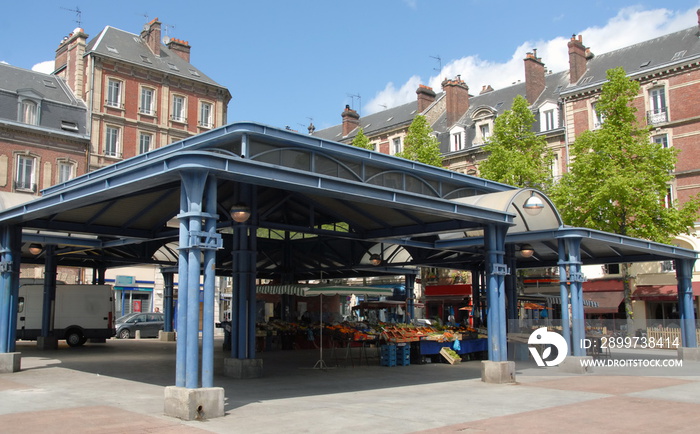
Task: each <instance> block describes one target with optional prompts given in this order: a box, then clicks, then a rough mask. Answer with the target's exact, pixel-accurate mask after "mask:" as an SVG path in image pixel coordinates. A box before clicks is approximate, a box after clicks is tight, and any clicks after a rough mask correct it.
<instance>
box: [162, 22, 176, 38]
mask: <svg viewBox="0 0 700 434" xmlns="http://www.w3.org/2000/svg"><path fill="white" fill-rule="evenodd" d="M174 28H175V25H174V24H165V23H163V33H164V34H165V36H166V37H169V35H168V30H172V29H174Z"/></svg>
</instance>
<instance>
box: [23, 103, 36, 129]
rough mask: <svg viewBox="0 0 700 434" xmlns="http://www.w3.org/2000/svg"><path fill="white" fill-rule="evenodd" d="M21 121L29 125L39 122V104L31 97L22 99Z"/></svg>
mask: <svg viewBox="0 0 700 434" xmlns="http://www.w3.org/2000/svg"><path fill="white" fill-rule="evenodd" d="M21 110H22V112H21V119H20V121H21V122H24V123H25V124H29V125H38V124H39V105H38V104H37V103H36V101H33V100H31V99H24V100H22V104H21Z"/></svg>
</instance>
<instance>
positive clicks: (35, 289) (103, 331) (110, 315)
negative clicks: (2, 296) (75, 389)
mask: <svg viewBox="0 0 700 434" xmlns="http://www.w3.org/2000/svg"><path fill="white" fill-rule="evenodd" d="M17 302H18V303H17V339H25V340H36V339H37V337H39V336H40V335H41V312H42V309H43V303H44V285H33V284H30V285H22V286H20V287H19V297H18V299H17ZM114 334H115V329H114V297H113V291H112V287H111V286H109V285H56V300H55V302H54V309H53V335H54V336H55V337H56V338H57V339H65V340H66V342H67V343H68V345H70V346H71V347H77V346H80V345H83V344H84V343H85V342H86V341H87V340H88V339H91V340H92V341H96V342H100V341H101V342H104V341H105V340H106V339H108V338H111V337H112V336H114Z"/></svg>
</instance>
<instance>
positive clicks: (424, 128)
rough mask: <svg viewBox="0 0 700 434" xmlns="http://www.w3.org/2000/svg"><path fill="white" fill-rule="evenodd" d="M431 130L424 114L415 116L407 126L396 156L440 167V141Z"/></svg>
mask: <svg viewBox="0 0 700 434" xmlns="http://www.w3.org/2000/svg"><path fill="white" fill-rule="evenodd" d="M432 132H433V129H432V128H431V127H430V124H429V123H428V120H427V119H426V118H425V116H422V115H418V116H416V117H415V119H413V122H411V126H410V127H408V134H407V135H406V139H405V140H404V146H403V151H401V152H397V153H396V156H397V157H401V158H405V159H407V160H413V161H418V162H420V163H424V164H429V165H431V166H437V167H442V156H441V155H440V143H439V142H438V140H437V138H436V137H435V136H434V135H433V134H432Z"/></svg>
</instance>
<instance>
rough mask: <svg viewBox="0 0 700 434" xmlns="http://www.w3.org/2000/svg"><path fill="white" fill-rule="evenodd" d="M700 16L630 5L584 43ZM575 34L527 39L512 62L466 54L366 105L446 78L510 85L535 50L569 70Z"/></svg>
mask: <svg viewBox="0 0 700 434" xmlns="http://www.w3.org/2000/svg"><path fill="white" fill-rule="evenodd" d="M696 19H697V15H696V8H693V9H689V10H687V11H682V12H674V11H671V10H669V9H655V10H643V9H641V8H639V7H628V8H624V9H621V10H620V11H619V12H618V14H617V15H616V16H615V17H613V18H611V19H610V20H609V21H608V23H607V24H606V25H605V26H603V27H589V28H586V29H583V30H581V31H580V32H579V34H580V35H582V36H583V44H584V45H585V46H586V47H590V49H591V51H592V52H593V54H596V53H598V54H600V53H607V52H610V51H613V50H617V49H619V48H623V47H626V46H629V45H632V44H635V43H638V42H642V41H646V40H649V39H652V38H655V37H657V36H661V35H665V34H668V33H672V32H676V31H678V30H682V29H685V28H688V27H690V26H692V25H693V23H695V22H696ZM641 29H643V31H641ZM569 38H570V36H568V35H567V36H566V37H564V36H562V37H557V38H554V39H551V40H547V41H545V40H538V41H524V42H523V43H522V44H521V45H520V46H519V47H517V48H516V49H515V50H514V52H513V55H512V56H511V58H510V60H508V61H507V62H492V61H490V60H485V59H481V58H480V57H479V56H478V55H473V56H466V57H462V58H460V59H455V60H452V61H450V62H449V63H448V64H447V65H445V66H444V67H443V68H442V70H441V71H440V73H439V74H438V75H437V76H432V77H430V78H429V79H428V80H424V79H422V78H421V77H419V76H416V75H414V76H412V77H411V78H409V79H408V81H407V82H406V83H404V84H403V85H401V86H400V87H399V88H398V89H397V88H396V86H395V85H394V83H388V84H387V85H386V87H385V88H384V89H383V90H382V91H380V92H378V93H377V95H375V97H374V98H372V100H370V101H369V103H367V104H366V106H365V109H366V113H367V114H371V113H375V112H377V111H380V110H383V109H384V108H385V106H387V107H394V106H397V105H400V104H405V103H408V102H411V101H413V100H415V98H416V89H417V88H418V85H419V84H427V85H428V86H430V87H432V88H433V89H434V90H435V91H436V92H440V91H441V89H442V87H441V82H442V81H443V80H444V79H445V78H455V77H456V76H457V75H460V76H461V78H462V80H464V82H465V83H466V84H467V85H468V86H469V90H470V93H471V94H473V95H476V94H478V93H479V92H480V91H481V89H482V87H483V86H485V85H490V86H491V87H493V88H494V89H499V88H503V87H506V86H509V85H511V84H513V83H514V82H517V81H518V80H524V79H525V71H524V67H523V59H524V58H525V54H526V53H527V52H529V51H532V49H533V48H536V49H537V57H539V58H541V59H542V61H543V62H544V63H545V67H546V68H547V69H549V70H551V71H554V72H559V71H563V70H566V69H568V68H569V54H568V49H567V45H566V44H567V42H568V41H569Z"/></svg>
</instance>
